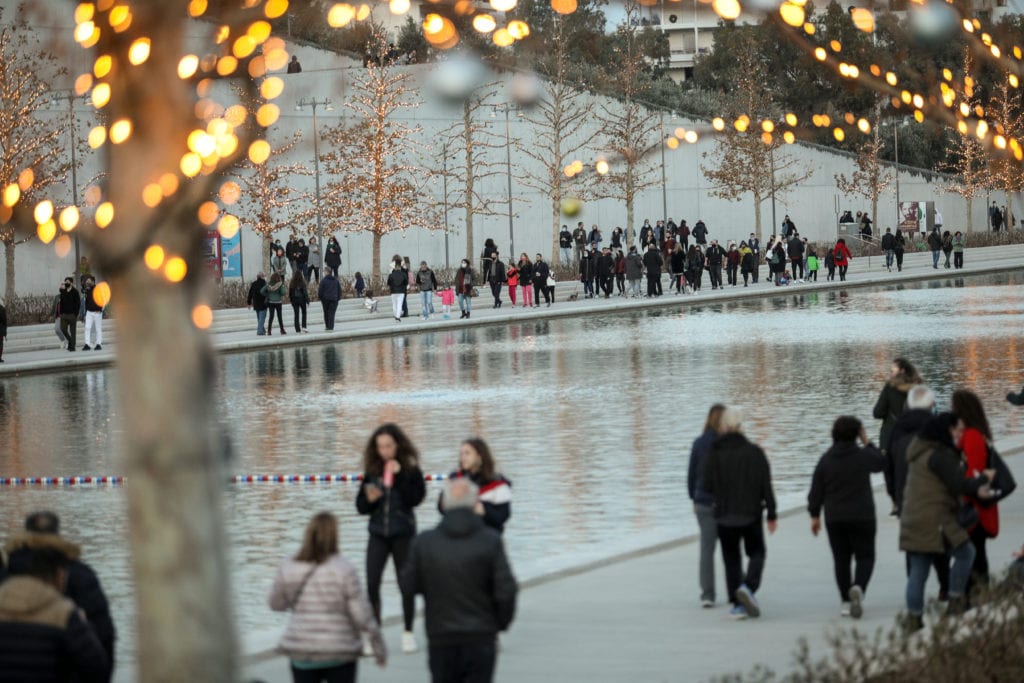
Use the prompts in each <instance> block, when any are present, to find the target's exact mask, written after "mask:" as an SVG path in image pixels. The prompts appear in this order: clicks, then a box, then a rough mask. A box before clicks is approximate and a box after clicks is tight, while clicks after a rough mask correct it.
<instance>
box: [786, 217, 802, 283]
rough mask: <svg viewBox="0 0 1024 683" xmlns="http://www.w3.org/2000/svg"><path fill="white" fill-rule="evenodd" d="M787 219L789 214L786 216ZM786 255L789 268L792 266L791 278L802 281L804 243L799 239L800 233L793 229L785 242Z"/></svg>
mask: <svg viewBox="0 0 1024 683" xmlns="http://www.w3.org/2000/svg"><path fill="white" fill-rule="evenodd" d="M786 218H787V220H788V219H789V216H787V217H786ZM786 255H787V256H789V263H790V268H792V273H793V278H794V279H796V280H799V281H800V282H803V281H804V243H803V242H801V241H800V235H799V234H798V233H797V232H796V230H794V231H793V233H792V235H791V236H790V237H789V241H788V242H786Z"/></svg>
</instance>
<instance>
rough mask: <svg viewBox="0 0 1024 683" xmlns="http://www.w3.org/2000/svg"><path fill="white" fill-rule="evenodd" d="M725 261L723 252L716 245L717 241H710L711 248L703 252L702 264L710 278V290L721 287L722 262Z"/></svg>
mask: <svg viewBox="0 0 1024 683" xmlns="http://www.w3.org/2000/svg"><path fill="white" fill-rule="evenodd" d="M724 260H725V250H724V249H722V247H721V246H720V245H719V244H718V240H711V246H709V247H708V248H707V250H706V251H705V252H704V262H705V264H706V268H707V271H708V275H709V276H710V278H711V289H721V287H722V262H723V261H724Z"/></svg>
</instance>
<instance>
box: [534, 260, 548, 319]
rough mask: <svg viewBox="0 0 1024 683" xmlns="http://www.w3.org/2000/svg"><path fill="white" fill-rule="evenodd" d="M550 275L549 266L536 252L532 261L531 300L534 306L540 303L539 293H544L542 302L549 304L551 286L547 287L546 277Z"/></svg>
mask: <svg viewBox="0 0 1024 683" xmlns="http://www.w3.org/2000/svg"><path fill="white" fill-rule="evenodd" d="M550 275H551V268H549V267H548V264H547V263H545V262H544V257H543V256H541V255H540V254H537V256H536V258H535V260H534V262H533V301H534V306H539V305H540V295H541V294H543V295H544V303H546V304H547V305H548V307H550V306H551V288H549V287H548V277H549V276H550Z"/></svg>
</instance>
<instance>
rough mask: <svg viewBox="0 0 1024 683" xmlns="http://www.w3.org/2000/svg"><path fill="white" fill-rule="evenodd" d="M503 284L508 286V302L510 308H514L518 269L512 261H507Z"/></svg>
mask: <svg viewBox="0 0 1024 683" xmlns="http://www.w3.org/2000/svg"><path fill="white" fill-rule="evenodd" d="M505 282H506V283H507V284H508V300H509V301H511V302H512V308H515V307H516V290H517V289H519V269H518V268H516V262H515V260H514V259H509V260H508V268H506V269H505Z"/></svg>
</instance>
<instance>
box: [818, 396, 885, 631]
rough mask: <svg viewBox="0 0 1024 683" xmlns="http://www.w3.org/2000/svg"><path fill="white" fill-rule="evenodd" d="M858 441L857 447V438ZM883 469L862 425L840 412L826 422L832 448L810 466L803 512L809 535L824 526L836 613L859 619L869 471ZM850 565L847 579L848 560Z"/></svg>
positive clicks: (869, 551)
mask: <svg viewBox="0 0 1024 683" xmlns="http://www.w3.org/2000/svg"><path fill="white" fill-rule="evenodd" d="M858 438H859V439H860V445H859V446H858V445H857V439H858ZM884 469H885V456H883V455H882V452H881V451H880V450H878V449H877V448H875V446H874V445H873V444H872V443H871V442H870V441H869V440H868V436H867V434H866V433H865V432H864V425H863V424H861V421H860V420H858V419H857V418H855V417H849V416H843V417H840V418H838V419H837V420H836V421H835V422H834V423H833V425H832V447H831V448H829V449H828V450H827V451H826V452H825V454H824V455H823V456H821V459H820V460H819V461H818V465H817V467H815V469H814V475H813V477H812V479H811V491H810V493H809V494H808V496H807V511H808V513H810V515H811V533H812V534H814V535H815V536H817V535H818V532H819V531H821V511H822V508H824V510H825V530H826V531H827V532H828V542H829V546H830V547H831V548H832V560H833V564H834V565H835V576H836V585H837V586H838V588H839V599H840V601H841V602H842V608H841V610H840V614H841V615H842V616H844V617H845V616H849V617H853V618H854V619H860V618H861V616H862V615H863V614H864V595H865V593H867V590H868V582H869V581H871V573H872V572H873V571H874V569H875V533H876V530H877V526H878V522H877V519H876V516H875V494H874V491H873V490H872V489H871V474H872V473H873V472H881V471H882V470H884ZM851 560H854V561H855V563H856V571H855V572H854V574H853V577H852V578H851V575H850V561H851Z"/></svg>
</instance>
